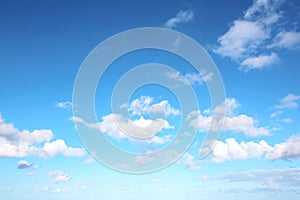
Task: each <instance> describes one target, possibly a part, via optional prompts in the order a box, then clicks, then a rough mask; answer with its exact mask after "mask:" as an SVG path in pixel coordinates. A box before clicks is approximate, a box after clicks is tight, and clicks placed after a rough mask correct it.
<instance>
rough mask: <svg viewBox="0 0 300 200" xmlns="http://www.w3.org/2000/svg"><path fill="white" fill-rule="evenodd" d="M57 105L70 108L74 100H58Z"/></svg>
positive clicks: (57, 106)
mask: <svg viewBox="0 0 300 200" xmlns="http://www.w3.org/2000/svg"><path fill="white" fill-rule="evenodd" d="M55 107H56V108H62V109H66V110H69V109H71V108H72V102H70V101H62V102H56V103H55Z"/></svg>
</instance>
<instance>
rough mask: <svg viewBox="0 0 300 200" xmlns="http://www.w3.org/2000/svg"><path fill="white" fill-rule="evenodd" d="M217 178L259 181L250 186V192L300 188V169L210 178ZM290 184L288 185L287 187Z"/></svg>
mask: <svg viewBox="0 0 300 200" xmlns="http://www.w3.org/2000/svg"><path fill="white" fill-rule="evenodd" d="M212 179H217V180H228V182H231V183H238V182H258V184H259V185H257V186H254V187H252V186H251V188H249V189H248V190H247V191H248V192H259V191H260V192H261V191H287V192H291V187H292V188H294V189H296V190H299V185H300V169H299V168H289V169H272V170H254V171H242V172H232V173H227V174H225V175H223V176H219V177H214V178H210V180H212ZM287 186H288V187H287Z"/></svg>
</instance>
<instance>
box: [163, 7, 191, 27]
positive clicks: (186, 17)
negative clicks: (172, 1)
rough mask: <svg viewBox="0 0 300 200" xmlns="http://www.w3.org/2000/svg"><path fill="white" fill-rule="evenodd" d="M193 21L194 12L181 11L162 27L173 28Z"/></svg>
mask: <svg viewBox="0 0 300 200" xmlns="http://www.w3.org/2000/svg"><path fill="white" fill-rule="evenodd" d="M193 19H194V12H193V11H190V10H185V11H183V10H181V11H179V12H178V13H177V14H176V17H173V18H171V19H169V20H168V21H167V22H166V23H165V24H164V27H166V28H175V27H176V26H177V25H179V24H184V23H188V22H190V21H192V20H193Z"/></svg>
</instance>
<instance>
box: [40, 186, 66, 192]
mask: <svg viewBox="0 0 300 200" xmlns="http://www.w3.org/2000/svg"><path fill="white" fill-rule="evenodd" d="M34 192H53V193H67V192H70V190H69V189H67V188H63V189H61V188H52V187H49V186H45V187H40V188H36V189H35V190H34Z"/></svg>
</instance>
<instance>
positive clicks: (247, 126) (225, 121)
mask: <svg viewBox="0 0 300 200" xmlns="http://www.w3.org/2000/svg"><path fill="white" fill-rule="evenodd" d="M239 106H240V105H239V104H238V102H237V101H236V99H234V98H228V99H226V100H225V102H224V103H223V104H222V105H220V106H218V107H216V108H215V109H214V110H213V111H212V112H211V113H212V114H210V115H207V114H205V113H210V112H205V113H201V112H200V111H194V112H192V113H190V114H189V116H188V119H189V120H190V126H192V127H195V128H197V129H199V131H200V132H208V131H209V130H218V129H221V128H222V130H223V131H232V132H241V133H244V134H245V135H247V136H251V137H258V136H268V135H270V131H269V129H268V128H267V127H258V126H257V121H256V120H255V119H253V118H252V117H250V116H248V115H245V114H240V115H235V114H234V111H235V109H236V108H237V107H239ZM224 109H226V113H227V115H226V116H219V117H218V115H219V113H222V112H223V111H224ZM213 116H216V117H215V118H214V117H213Z"/></svg>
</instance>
